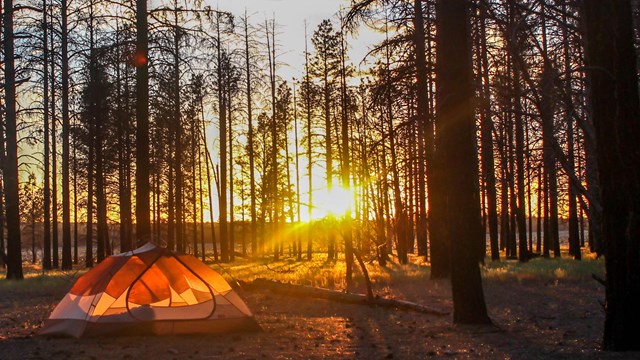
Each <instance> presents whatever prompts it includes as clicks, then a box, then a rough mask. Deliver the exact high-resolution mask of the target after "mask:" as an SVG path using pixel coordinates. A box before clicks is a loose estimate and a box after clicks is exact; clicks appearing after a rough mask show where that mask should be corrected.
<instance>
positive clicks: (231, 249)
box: [225, 75, 236, 261]
mask: <svg viewBox="0 0 640 360" xmlns="http://www.w3.org/2000/svg"><path fill="white" fill-rule="evenodd" d="M230 77H231V75H229V78H230ZM228 85H229V87H228V89H227V94H226V95H225V96H226V97H227V106H228V110H227V116H228V119H229V126H228V128H229V261H234V260H235V258H236V255H235V250H236V238H235V235H236V234H235V232H236V228H235V225H236V224H235V219H234V218H235V211H234V206H235V205H234V201H233V200H234V184H233V116H232V115H233V111H232V110H233V107H232V103H231V101H232V99H231V98H232V95H231V84H228Z"/></svg>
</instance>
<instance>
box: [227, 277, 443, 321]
mask: <svg viewBox="0 0 640 360" xmlns="http://www.w3.org/2000/svg"><path fill="white" fill-rule="evenodd" d="M239 283H240V285H241V286H242V287H243V288H244V289H248V290H252V289H253V290H265V289H266V290H270V291H272V292H274V293H276V294H280V295H286V296H294V297H306V298H317V299H325V300H329V301H336V302H342V303H349V304H362V305H371V306H379V307H383V308H395V309H400V310H409V311H415V312H419V313H422V314H429V315H436V316H447V315H449V311H444V310H438V309H433V308H429V307H426V306H424V305H420V304H416V303H413V302H410V301H405V300H396V299H387V298H381V297H377V296H376V297H374V298H373V299H372V300H369V299H368V297H367V295H364V294H354V293H347V292H342V291H337V290H330V289H323V288H317V287H311V286H303V285H294V284H286V283H281V282H278V281H273V280H267V279H261V278H258V279H255V280H253V281H252V282H245V281H239Z"/></svg>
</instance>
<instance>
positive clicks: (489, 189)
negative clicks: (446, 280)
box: [479, 3, 500, 261]
mask: <svg viewBox="0 0 640 360" xmlns="http://www.w3.org/2000/svg"><path fill="white" fill-rule="evenodd" d="M486 13H487V9H486V4H484V3H482V4H480V16H479V21H480V49H479V51H480V57H481V60H480V62H481V64H480V66H479V69H481V74H482V94H483V97H484V101H483V103H482V104H483V106H482V109H481V112H480V124H481V125H480V129H481V130H480V131H481V151H482V175H483V176H482V178H483V180H484V186H485V189H486V194H487V218H488V222H489V242H490V246H491V260H493V261H497V260H500V248H499V244H498V211H497V205H496V203H497V200H496V196H497V195H496V174H495V164H494V155H493V122H492V120H491V106H490V103H491V89H490V88H489V85H490V83H489V56H488V53H489V51H488V49H487V33H486V22H485V21H486Z"/></svg>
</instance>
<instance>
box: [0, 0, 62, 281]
mask: <svg viewBox="0 0 640 360" xmlns="http://www.w3.org/2000/svg"><path fill="white" fill-rule="evenodd" d="M47 8H48V5H47V0H43V1H42V52H43V54H42V58H43V60H42V78H43V87H42V108H43V115H44V159H43V160H44V174H43V175H44V234H43V235H44V239H43V242H44V244H43V245H44V246H43V247H44V249H43V250H44V251H43V252H44V254H43V258H42V267H43V268H44V270H51V143H50V142H51V135H50V132H51V128H50V126H49V34H48V31H49V22H48V9H47ZM0 141H3V142H4V139H3V140H0ZM3 147H4V146H3ZM2 152H3V154H4V150H3V151H2ZM1 197H2V196H1V194H0V198H1ZM0 201H1V200H0ZM1 211H2V208H0V212H1ZM0 216H2V214H0ZM0 228H2V231H3V232H4V223H0ZM3 249H4V247H2V246H0V253H1V252H2V251H3ZM0 257H2V255H0Z"/></svg>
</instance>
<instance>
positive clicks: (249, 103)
mask: <svg viewBox="0 0 640 360" xmlns="http://www.w3.org/2000/svg"><path fill="white" fill-rule="evenodd" d="M244 41H245V42H244V45H245V67H246V69H245V70H246V77H247V94H246V95H247V122H248V132H247V138H248V139H247V143H248V144H247V145H248V148H247V150H248V152H249V154H248V157H249V182H250V183H249V187H250V190H249V192H250V195H249V196H250V197H251V210H250V211H251V231H250V237H251V254H252V255H253V256H254V257H255V256H256V255H257V253H258V238H257V228H256V216H257V215H256V174H255V173H256V165H255V163H256V161H255V153H254V149H253V147H254V143H253V137H254V135H253V98H252V95H253V90H252V83H251V81H252V78H251V53H250V52H249V19H248V17H247V12H246V10H245V13H244Z"/></svg>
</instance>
